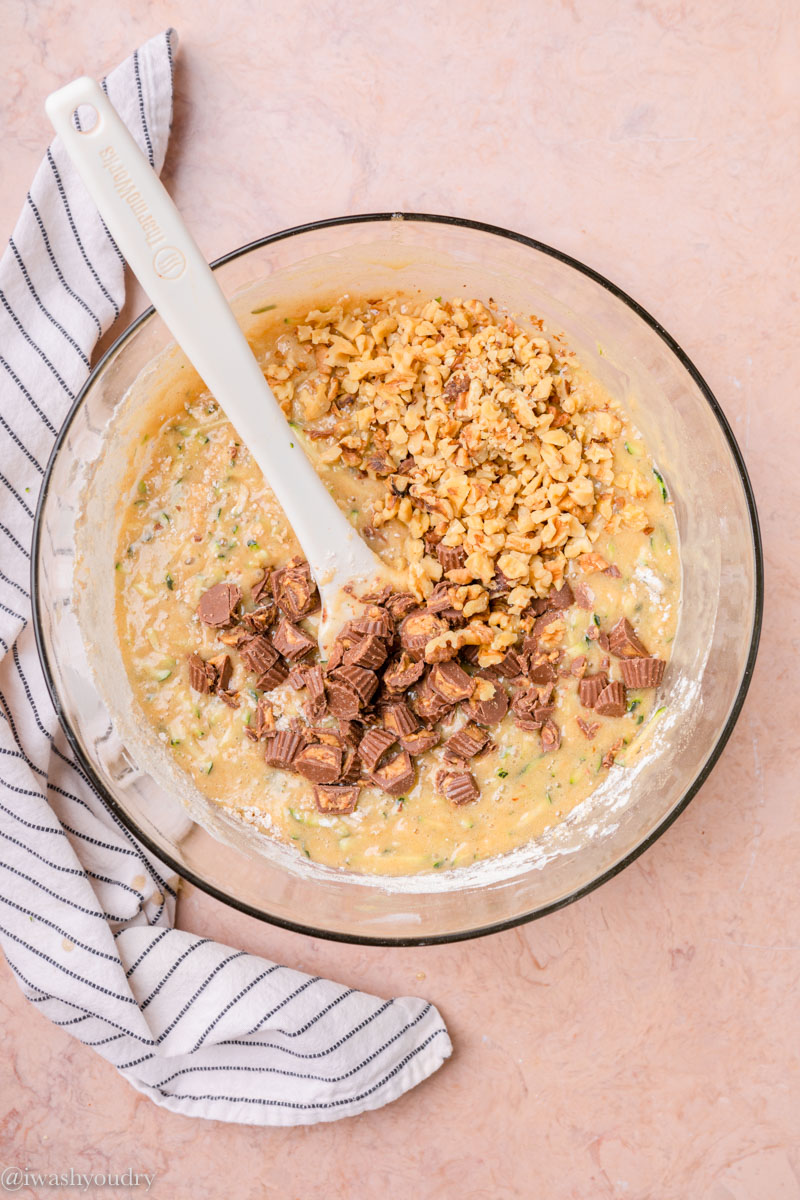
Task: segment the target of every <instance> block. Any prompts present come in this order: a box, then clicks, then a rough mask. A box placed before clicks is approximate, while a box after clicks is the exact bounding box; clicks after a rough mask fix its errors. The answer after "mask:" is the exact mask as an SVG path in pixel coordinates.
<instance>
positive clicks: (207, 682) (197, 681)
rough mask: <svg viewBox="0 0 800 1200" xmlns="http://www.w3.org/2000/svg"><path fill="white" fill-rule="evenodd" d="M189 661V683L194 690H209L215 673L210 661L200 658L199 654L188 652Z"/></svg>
mask: <svg viewBox="0 0 800 1200" xmlns="http://www.w3.org/2000/svg"><path fill="white" fill-rule="evenodd" d="M187 661H188V663H189V683H190V685H191V687H193V688H194V690H195V691H196V692H206V693H207V692H210V691H211V690H212V688H213V687H214V682H215V680H216V677H217V673H216V671H215V670H214V668H213V667H212V666H211V664H210V663H207V662H206V661H205V659H203V658H201V657H200V655H199V654H190V655H189V656H188V659H187Z"/></svg>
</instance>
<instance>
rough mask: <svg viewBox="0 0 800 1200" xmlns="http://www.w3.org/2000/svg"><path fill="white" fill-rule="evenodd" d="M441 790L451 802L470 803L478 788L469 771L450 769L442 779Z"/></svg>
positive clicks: (475, 797)
mask: <svg viewBox="0 0 800 1200" xmlns="http://www.w3.org/2000/svg"><path fill="white" fill-rule="evenodd" d="M443 791H444V794H445V796H446V797H447V799H448V800H449V801H450V803H451V804H458V805H462V804H472V802H473V801H474V800H477V799H478V797H479V796H480V790H479V788H478V785H477V783H476V782H475V780H474V778H473V777H472V775H470V773H469V771H451V772H449V773H448V775H447V778H446V779H445V780H444V786H443Z"/></svg>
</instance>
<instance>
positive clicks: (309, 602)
mask: <svg viewBox="0 0 800 1200" xmlns="http://www.w3.org/2000/svg"><path fill="white" fill-rule="evenodd" d="M271 583H272V594H273V596H274V597H275V603H276V604H277V605H278V608H279V609H280V610H281V612H283V613H285V614H286V616H287V617H288V618H289V620H290V621H299V620H300V618H301V617H305V616H307V615H308V614H309V613H310V612H314V610H315V609H317V608H319V592H318V591H317V585H316V584H315V583H314V580H313V579H312V578H311V570H310V568H309V565H308V563H306V562H302V561H300V562H297V561H294V562H293V563H292V565H290V566H288V567H283V568H282V569H281V570H279V571H273V572H272V576H271Z"/></svg>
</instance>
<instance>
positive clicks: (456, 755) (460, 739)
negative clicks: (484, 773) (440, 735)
mask: <svg viewBox="0 0 800 1200" xmlns="http://www.w3.org/2000/svg"><path fill="white" fill-rule="evenodd" d="M488 741H489V737H488V734H486V733H484V731H483V730H482V729H479V728H478V726H477V725H475V724H473V723H472V722H470V723H469V724H468V725H465V726H464V728H463V729H459V730H458V732H457V733H454V734H453V736H452V737H449V738H448V739H447V741H446V742H445V745H444V756H445V758H446V759H447V761H448V762H457V761H459V760H462V761H464V762H466V761H467V760H468V759H470V758H474V757H475V755H476V754H480V752H481V750H483V748H484V747H485V746H486V743H487V742H488Z"/></svg>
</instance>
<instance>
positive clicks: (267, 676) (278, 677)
mask: <svg viewBox="0 0 800 1200" xmlns="http://www.w3.org/2000/svg"><path fill="white" fill-rule="evenodd" d="M288 674H289V668H288V667H287V666H286V663H284V662H281V661H280V659H278V661H277V662H274V663H273V664H272V666H271V667H270V668H269V670H268V671H265V672H264V674H263V675H259V677H258V679H257V680H256V687H257V688H260V689H261V691H262V692H271V691H273V690H274V689H275V688H276V687H280V686H281V684H282V683H285V682H286V677H287V675H288Z"/></svg>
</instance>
